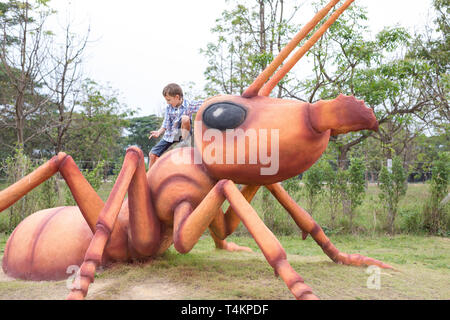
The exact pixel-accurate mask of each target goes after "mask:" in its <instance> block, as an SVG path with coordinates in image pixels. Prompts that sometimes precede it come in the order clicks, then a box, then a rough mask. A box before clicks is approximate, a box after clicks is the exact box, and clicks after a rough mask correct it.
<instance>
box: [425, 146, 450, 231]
mask: <svg viewBox="0 0 450 320" xmlns="http://www.w3.org/2000/svg"><path fill="white" fill-rule="evenodd" d="M449 183H450V153H448V152H445V153H441V154H440V155H439V159H438V160H436V161H434V163H433V176H432V178H431V183H430V191H431V192H430V197H429V199H428V201H427V204H426V205H425V208H424V215H425V225H426V228H427V229H428V230H429V232H430V233H432V234H438V235H445V234H446V232H447V230H448V227H449V226H448V224H449V220H450V218H449V207H450V206H449V203H442V201H443V200H444V198H445V197H446V196H447V195H448V186H449Z"/></svg>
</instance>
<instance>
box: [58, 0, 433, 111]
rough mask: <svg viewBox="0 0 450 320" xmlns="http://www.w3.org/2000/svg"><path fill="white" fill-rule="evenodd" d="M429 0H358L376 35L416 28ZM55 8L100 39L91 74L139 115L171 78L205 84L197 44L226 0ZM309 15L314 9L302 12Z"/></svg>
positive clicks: (67, 1) (92, 0) (79, 0)
mask: <svg viewBox="0 0 450 320" xmlns="http://www.w3.org/2000/svg"><path fill="white" fill-rule="evenodd" d="M300 2H301V1H299V3H300ZM431 2H432V1H431V0H356V1H355V3H358V4H360V5H363V6H366V7H367V9H368V13H369V23H370V27H371V31H372V32H373V33H375V32H377V31H379V30H381V29H382V28H383V27H384V26H391V25H395V24H400V25H401V26H404V27H406V28H408V29H409V30H411V31H414V29H415V28H417V27H419V26H422V25H424V24H425V23H426V22H427V21H428V20H429V17H428V14H429V9H430V7H431ZM51 6H52V7H53V8H55V9H56V10H58V12H59V13H58V21H59V22H60V23H61V24H63V23H64V21H65V20H66V18H67V16H70V19H71V20H72V21H75V22H76V23H75V27H76V30H77V32H79V33H80V34H83V33H84V32H85V30H86V29H87V26H88V25H90V27H91V37H90V39H91V40H95V41H93V42H92V43H91V44H90V45H89V46H88V48H87V49H86V56H85V63H84V71H85V74H86V76H88V77H90V78H92V79H93V80H95V81H97V82H99V83H102V84H109V85H110V86H111V87H113V88H115V89H117V90H118V91H119V92H120V100H121V101H122V102H124V103H125V104H127V106H128V107H130V108H132V109H137V108H140V109H141V110H140V112H139V115H141V116H144V115H149V114H153V113H157V112H159V110H161V109H162V108H163V107H164V105H165V104H164V99H163V97H162V95H161V91H162V89H163V87H164V86H165V85H166V84H168V83H170V82H176V83H179V84H185V83H188V82H190V81H192V82H194V83H196V85H197V87H198V88H199V89H201V88H202V87H203V85H204V83H205V81H204V75H203V72H204V70H205V68H206V66H207V65H206V62H205V58H204V57H203V56H202V55H201V54H200V53H199V49H200V48H205V46H206V44H207V43H208V42H210V41H213V40H214V36H213V35H212V34H211V32H210V29H211V28H212V27H213V26H214V25H215V20H216V19H217V18H219V17H220V14H221V12H222V11H223V10H224V9H225V8H227V7H229V4H227V3H226V2H225V0H189V1H187V0H151V1H147V0H128V1H118V0H52V1H51ZM309 7H310V6H308V5H307V4H306V5H305V6H304V8H305V9H307V8H309ZM307 14H308V13H307V12H305V15H307ZM311 17H312V13H310V14H309V16H307V17H300V18H301V19H310V18H311ZM302 21H304V20H302Z"/></svg>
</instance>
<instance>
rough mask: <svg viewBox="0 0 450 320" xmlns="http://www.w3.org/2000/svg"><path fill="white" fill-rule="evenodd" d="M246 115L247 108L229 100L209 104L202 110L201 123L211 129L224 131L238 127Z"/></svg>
mask: <svg viewBox="0 0 450 320" xmlns="http://www.w3.org/2000/svg"><path fill="white" fill-rule="evenodd" d="M246 117H247V110H246V109H244V108H243V107H241V106H239V105H237V104H234V103H231V102H219V103H215V104H212V105H210V106H209V107H208V108H206V110H205V111H204V112H203V123H205V124H206V125H207V126H208V127H210V128H213V129H219V130H221V131H224V130H226V129H234V128H237V127H239V126H240V125H241V124H242V123H243V122H244V121H245V118H246Z"/></svg>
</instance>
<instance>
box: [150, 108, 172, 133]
mask: <svg viewBox="0 0 450 320" xmlns="http://www.w3.org/2000/svg"><path fill="white" fill-rule="evenodd" d="M168 125H169V110H168V109H167V108H166V112H165V114H164V121H163V123H162V125H161V128H160V129H159V130H158V131H152V132H150V136H149V137H148V138H149V139H151V138H153V137H155V138H159V137H160V136H161V135H162V134H164V133H165V132H166V129H167V126H168Z"/></svg>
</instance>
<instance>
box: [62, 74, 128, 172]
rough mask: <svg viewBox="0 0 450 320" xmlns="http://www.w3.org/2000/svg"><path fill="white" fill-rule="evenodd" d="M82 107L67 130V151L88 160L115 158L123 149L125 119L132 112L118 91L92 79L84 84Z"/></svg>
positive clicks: (126, 124)
mask: <svg viewBox="0 0 450 320" xmlns="http://www.w3.org/2000/svg"><path fill="white" fill-rule="evenodd" d="M83 93H84V97H83V98H82V100H81V101H80V105H81V107H82V109H81V110H80V112H79V114H77V115H75V117H74V118H75V120H74V121H73V126H72V127H71V129H70V130H69V131H68V138H67V143H66V146H65V149H64V150H65V152H67V153H68V154H70V155H71V156H72V157H73V158H74V159H80V160H83V161H86V162H88V163H91V162H98V161H102V160H106V161H111V162H115V159H116V158H117V157H119V156H120V155H121V154H122V153H123V152H124V150H123V147H122V145H121V144H120V142H121V138H122V135H123V130H124V128H126V127H128V125H129V121H128V120H126V119H127V117H128V116H129V115H131V114H132V112H131V111H130V110H128V109H126V108H125V106H124V105H122V104H121V103H120V102H119V100H118V98H117V93H115V92H111V88H104V87H102V86H101V85H99V84H97V83H96V82H94V81H92V80H87V81H86V82H85V83H84V85H83Z"/></svg>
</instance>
